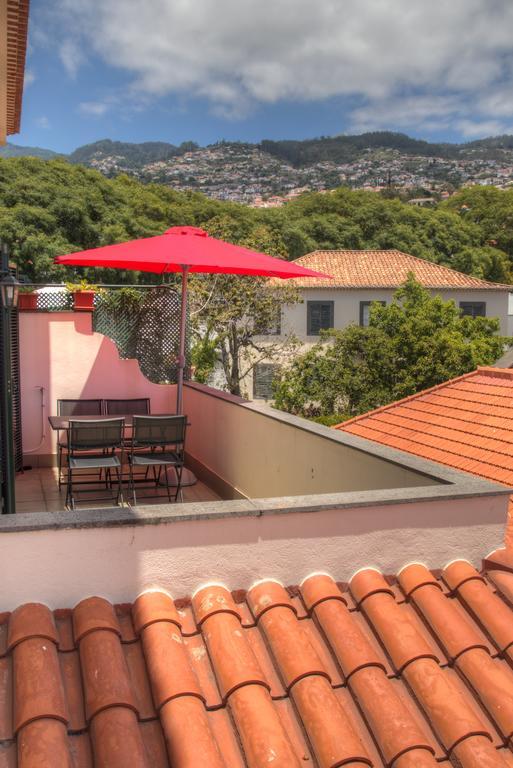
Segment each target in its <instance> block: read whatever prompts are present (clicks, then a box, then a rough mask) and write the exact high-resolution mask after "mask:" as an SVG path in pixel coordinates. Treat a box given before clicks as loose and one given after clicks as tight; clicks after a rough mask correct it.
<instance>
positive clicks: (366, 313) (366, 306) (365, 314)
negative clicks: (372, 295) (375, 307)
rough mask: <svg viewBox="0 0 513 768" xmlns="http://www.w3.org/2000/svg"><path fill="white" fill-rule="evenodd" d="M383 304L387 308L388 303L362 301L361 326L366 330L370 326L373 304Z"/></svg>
mask: <svg viewBox="0 0 513 768" xmlns="http://www.w3.org/2000/svg"><path fill="white" fill-rule="evenodd" d="M374 303H376V304H381V306H382V307H385V306H386V301H376V300H375V301H361V302H360V325H363V326H364V328H366V327H367V326H368V325H369V320H370V308H371V304H374Z"/></svg>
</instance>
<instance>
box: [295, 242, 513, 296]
mask: <svg viewBox="0 0 513 768" xmlns="http://www.w3.org/2000/svg"><path fill="white" fill-rule="evenodd" d="M295 262H296V263H297V264H301V266H303V267H307V268H308V269H313V270H316V271H318V272H324V273H325V274H326V273H327V274H328V275H331V276H332V279H331V280H324V279H319V280H317V279H313V278H308V277H306V278H297V279H294V280H291V281H290V282H291V284H293V285H295V286H297V287H299V288H348V289H350V288H398V287H399V286H400V285H401V284H402V283H404V281H405V280H406V278H407V276H408V273H409V272H413V273H414V274H415V277H416V279H417V280H418V281H419V282H420V283H421V284H422V285H423V286H424V287H425V288H440V289H443V288H446V289H455V288H464V289H467V290H480V291H483V290H486V291H506V290H508V291H513V285H504V284H502V283H489V282H487V281H486V280H481V279H479V278H478V277H471V276H470V275H465V274H463V273H462V272H456V270H454V269H450V268H449V267H444V266H442V265H441V264H434V263H433V262H431V261H426V259H419V258H417V257H416V256H411V255H410V254H408V253H402V251H396V250H388V251H314V252H313V253H308V254H306V256H301V257H300V258H299V259H296V260H295Z"/></svg>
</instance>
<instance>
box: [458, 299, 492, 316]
mask: <svg viewBox="0 0 513 768" xmlns="http://www.w3.org/2000/svg"><path fill="white" fill-rule="evenodd" d="M460 309H461V314H462V315H468V316H469V317H486V301H460Z"/></svg>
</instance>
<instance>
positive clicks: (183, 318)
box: [176, 265, 189, 414]
mask: <svg viewBox="0 0 513 768" xmlns="http://www.w3.org/2000/svg"><path fill="white" fill-rule="evenodd" d="M188 272H189V267H187V266H184V265H183V266H182V302H181V306H180V347H179V350H178V381H177V385H176V412H177V413H178V414H181V413H182V412H183V373H184V368H185V336H186V332H187V329H186V325H187V277H188Z"/></svg>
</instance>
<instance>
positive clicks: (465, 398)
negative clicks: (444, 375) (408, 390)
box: [335, 368, 513, 546]
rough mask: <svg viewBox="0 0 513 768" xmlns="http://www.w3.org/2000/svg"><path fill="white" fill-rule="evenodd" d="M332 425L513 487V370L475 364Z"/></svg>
mask: <svg viewBox="0 0 513 768" xmlns="http://www.w3.org/2000/svg"><path fill="white" fill-rule="evenodd" d="M335 429H340V430H341V431H343V432H348V433H349V434H354V435H358V436H359V437H363V438H365V439H367V440H372V441H374V442H377V443H381V444H382V445H388V446H390V447H391V448H397V449H399V450H401V451H405V452H407V453H412V454H414V455H415V456H421V457H422V458H425V459H429V460H431V461H436V462H438V463H439V464H445V465H446V466H449V467H453V468H454V469H459V470H463V471H464V472H470V473H472V474H475V475H478V476H479V477H483V478H486V479H488V480H492V481H494V482H497V483H502V484H503V485H508V486H513V370H509V369H503V368H478V369H477V370H476V371H473V372H471V373H467V374H465V375H464V376H460V377H458V378H456V379H451V380H450V381H447V382H445V383H443V384H440V385H438V386H436V387H433V388H431V389H428V390H425V391H424V392H419V393H418V394H416V395H412V396H410V397H407V398H405V399H403V400H398V401H397V402H395V403H391V404H390V405H385V406H383V407H381V408H378V409H376V410H374V411H370V412H369V413H366V414H363V415H362V416H356V417H355V418H353V419H349V421H346V422H343V423H342V424H338V425H337V426H336V427H335ZM512 513H513V508H512ZM510 528H511V530H510ZM506 542H509V543H510V544H511V546H513V514H511V515H510V523H509V525H508V528H507V531H506Z"/></svg>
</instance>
